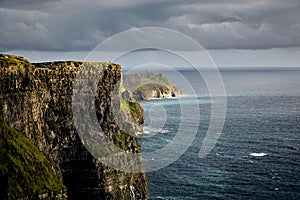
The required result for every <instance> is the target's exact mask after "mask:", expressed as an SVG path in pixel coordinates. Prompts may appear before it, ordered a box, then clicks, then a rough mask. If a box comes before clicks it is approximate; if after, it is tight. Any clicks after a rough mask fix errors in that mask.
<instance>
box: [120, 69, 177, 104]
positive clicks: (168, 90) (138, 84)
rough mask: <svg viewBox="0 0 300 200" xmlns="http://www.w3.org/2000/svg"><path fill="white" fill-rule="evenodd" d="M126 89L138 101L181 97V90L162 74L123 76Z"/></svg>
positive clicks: (147, 73)
mask: <svg viewBox="0 0 300 200" xmlns="http://www.w3.org/2000/svg"><path fill="white" fill-rule="evenodd" d="M123 82H124V87H125V88H126V89H128V90H129V91H130V92H131V93H132V97H133V98H134V99H136V100H138V101H141V100H150V99H155V98H172V97H178V96H180V95H181V90H180V89H179V88H178V87H177V86H176V85H175V84H174V83H172V82H170V81H168V80H167V79H166V78H165V77H163V76H162V74H159V75H156V74H154V73H149V72H146V73H134V74H125V75H124V76H123Z"/></svg>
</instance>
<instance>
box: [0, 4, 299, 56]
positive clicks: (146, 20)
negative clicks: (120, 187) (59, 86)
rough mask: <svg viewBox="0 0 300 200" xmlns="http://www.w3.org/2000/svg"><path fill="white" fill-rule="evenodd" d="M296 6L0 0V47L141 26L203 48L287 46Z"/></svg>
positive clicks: (94, 36)
mask: <svg viewBox="0 0 300 200" xmlns="http://www.w3.org/2000/svg"><path fill="white" fill-rule="evenodd" d="M299 10H300V2H299V1H298V0H286V1H281V0H244V1H237V0H228V1H218V0H210V1H178V0H153V1H141V0H111V1H98V0H90V1H79V0H50V1H49V0H22V1H21V0H16V1H9V0H0V26H1V30H0V38H1V41H0V49H1V50H3V51H5V50H50V51H51V50H59V51H77V50H78V51H81V50H90V49H92V48H93V47H94V46H96V45H97V44H98V43H99V42H101V41H102V40H103V39H105V38H107V37H109V36H111V35H113V34H116V33H118V32H120V31H125V30H128V29H130V28H132V27H144V26H159V27H166V28H172V29H175V30H178V31H180V32H183V33H185V34H187V35H189V36H191V37H192V38H194V39H196V40H197V41H198V42H200V43H201V44H202V45H203V46H204V47H206V48H209V49H227V48H237V49H268V48H278V47H293V46H300V37H299V32H300V20H299V19H300V12H299ZM178 45H180V44H178Z"/></svg>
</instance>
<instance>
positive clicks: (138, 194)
mask: <svg viewBox="0 0 300 200" xmlns="http://www.w3.org/2000/svg"><path fill="white" fill-rule="evenodd" d="M85 64H88V65H93V66H94V67H97V68H98V69H99V72H100V73H101V76H100V77H99V83H98V90H97V93H96V97H95V99H96V100H95V102H96V107H97V116H98V117H99V118H100V119H98V120H99V124H100V126H101V127H105V129H104V130H105V131H104V133H105V134H106V135H107V136H108V138H110V139H111V141H113V143H114V144H115V145H116V146H118V147H120V148H122V149H126V150H127V151H131V152H140V151H141V147H140V145H139V144H138V142H137V138H136V137H134V136H133V135H132V134H127V133H125V132H124V131H123V129H122V130H121V128H120V127H118V126H117V125H116V122H115V121H114V120H113V117H112V116H113V111H112V107H111V103H110V102H111V98H112V94H113V92H114V90H117V91H118V90H119V89H120V88H121V87H122V85H121V84H120V79H121V67H120V66H119V65H117V64H112V63H83V62H73V61H68V62H48V63H38V64H31V63H30V62H28V61H27V60H26V59H24V58H22V57H17V56H10V55H3V54H1V55H0V83H1V85H0V121H2V122H1V124H3V125H1V127H0V128H1V129H3V130H2V132H1V134H10V135H7V137H1V138H0V144H1V146H2V144H5V145H8V146H11V148H12V149H17V150H18V151H17V152H19V151H20V152H22V151H23V149H22V148H26V152H24V155H23V154H22V155H19V154H18V153H16V154H13V155H10V152H9V151H6V150H3V149H2V150H1V151H0V153H1V154H0V163H1V165H0V180H1V181H0V183H1V190H0V192H1V194H0V197H2V198H8V199H15V198H28V199H32V198H34V199H49V198H50V199H58V198H60V199H66V198H67V196H68V199H126V200H127V199H146V198H147V196H148V189H147V179H146V176H145V173H136V174H134V173H124V172H121V171H117V170H115V169H113V168H110V167H107V166H104V165H103V164H101V163H100V162H98V161H97V160H96V159H95V158H93V157H92V155H91V154H90V153H89V152H88V151H87V149H86V148H85V146H84V145H83V144H82V142H81V140H80V138H79V136H78V133H77V131H76V129H75V127H74V122H73V115H72V91H73V84H74V79H75V77H76V73H77V72H78V70H79V69H80V67H82V66H83V67H84V66H85ZM99 101H101V104H98V105H97V102H98V103H99ZM122 105H123V109H124V105H125V108H127V111H126V110H125V111H124V113H127V114H124V116H125V117H126V116H127V117H128V113H130V115H131V116H136V120H137V124H138V125H132V127H131V128H136V129H139V128H138V127H135V126H142V123H143V116H141V115H143V111H142V110H140V109H137V108H141V107H140V106H139V105H138V104H134V105H133V104H129V101H127V100H126V101H125V104H124V102H123V104H122V102H121V103H120V106H121V107H122ZM126 106H128V107H126ZM128 111H129V112H128ZM4 129H5V130H6V131H5V130H4ZM13 129H15V130H17V132H15V131H14V130H13ZM7 130H9V131H7ZM14 134H18V135H14ZM20 134H21V135H20ZM8 137H9V138H15V137H16V138H19V139H18V140H15V139H11V140H8V139H7V138H8ZM24 138H25V139H24ZM26 138H29V139H26ZM23 140H24V141H26V146H24V145H23V144H22V143H19V141H23ZM9 141H15V143H16V145H15V146H12V145H14V144H15V143H11V142H9ZM30 143H31V144H30ZM35 148H36V149H35ZM24 151H25V149H24ZM7 155H8V156H9V157H10V158H15V159H16V160H15V162H20V164H16V163H13V164H11V167H13V168H14V167H15V169H10V168H7V166H6V165H5V163H11V162H8V160H7ZM28 155H31V156H28ZM29 157H32V158H35V157H38V158H40V161H35V162H34V161H31V160H30V159H29ZM18 158H20V159H21V160H18ZM44 158H46V159H44ZM27 163H28V164H27ZM38 163H40V164H42V165H43V167H42V168H38V167H37V168H35V167H33V168H32V169H27V167H29V166H30V165H36V164H38ZM19 166H22V167H23V168H22V170H20V169H18V167H19ZM6 169H9V170H6ZM14 170H15V171H14ZM17 173H20V174H21V175H20V176H17V175H16V174H17ZM27 176H30V177H33V179H34V180H38V181H39V182H38V183H39V184H38V183H37V186H36V187H37V189H32V188H31V187H30V186H28V184H27V185H26V183H27V182H26V180H25V179H26V177H27ZM49 177H50V180H49V181H50V183H48V182H49V181H48V182H47V180H45V182H44V183H43V182H40V181H41V180H43V179H48V178H49ZM17 182H18V184H17ZM16 184H17V185H16ZM43 184H45V185H48V186H45V185H43ZM14 187H20V188H21V189H20V192H18V191H19V190H14ZM33 187H35V186H33ZM39 188H42V190H40V189H39ZM11 191H14V193H13V194H12V192H11ZM66 191H67V192H66Z"/></svg>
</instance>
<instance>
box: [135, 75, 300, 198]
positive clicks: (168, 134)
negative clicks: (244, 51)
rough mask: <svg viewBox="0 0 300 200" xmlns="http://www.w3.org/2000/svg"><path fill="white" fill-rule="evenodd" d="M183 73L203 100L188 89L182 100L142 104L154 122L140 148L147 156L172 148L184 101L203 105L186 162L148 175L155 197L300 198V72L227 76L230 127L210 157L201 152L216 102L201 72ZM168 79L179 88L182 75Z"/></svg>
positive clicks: (228, 126)
mask: <svg viewBox="0 0 300 200" xmlns="http://www.w3.org/2000/svg"><path fill="white" fill-rule="evenodd" d="M180 73H181V74H182V75H184V76H185V77H186V78H187V79H188V80H189V83H191V84H192V86H193V88H194V90H195V92H196V95H197V98H196V99H197V100H196V101H195V99H191V97H190V96H189V93H190V92H191V91H189V90H185V88H182V90H183V92H184V93H185V94H187V96H185V97H183V98H181V100H180V101H179V100H177V99H169V100H153V101H146V102H142V105H143V107H144V109H145V111H146V119H147V120H146V127H145V135H144V136H145V137H144V138H140V142H141V143H142V147H143V151H144V152H153V151H155V150H157V149H158V148H163V147H165V146H166V145H167V144H168V143H170V142H172V140H173V139H174V137H175V135H176V134H178V128H179V124H180V120H181V110H180V106H181V105H182V104H185V103H186V104H193V103H194V104H195V103H196V104H197V105H198V106H199V109H200V112H201V116H200V122H199V124H197V126H198V127H197V128H198V131H197V135H196V137H195V139H194V141H193V143H192V144H191V145H190V146H189V147H188V149H187V150H186V152H185V153H184V154H183V155H182V156H180V157H179V159H177V160H176V161H175V162H173V163H172V164H170V165H169V166H167V167H165V168H162V169H160V170H158V171H153V172H148V173H147V178H148V181H149V192H150V193H149V199H300V71H223V72H222V78H223V80H224V84H225V89H226V95H227V115H226V119H225V125H224V128H223V131H222V134H221V136H220V138H219V140H218V142H217V144H216V145H215V147H214V148H213V150H212V151H211V152H210V153H209V154H208V155H207V156H206V157H204V158H199V157H198V152H199V149H200V146H201V145H202V143H203V138H204V136H205V134H206V131H207V129H208V125H209V122H210V117H211V116H210V109H211V104H213V103H217V102H212V101H211V99H210V97H209V95H208V94H209V93H208V91H207V88H206V87H205V83H204V82H203V80H201V78H199V76H198V75H197V74H196V73H195V72H180ZM165 75H166V76H168V78H169V79H172V80H173V81H174V82H176V76H177V75H175V73H165ZM177 84H178V85H180V83H177ZM151 109H152V111H151ZM149 111H150V113H149ZM191 112H192V111H191ZM155 113H156V114H155ZM151 120H152V122H151ZM154 122H156V123H154ZM160 122H163V123H160ZM151 123H152V125H153V126H149V124H151ZM185 128H186V130H187V131H188V129H189V128H190V129H194V128H195V127H189V126H188V125H186V126H185ZM175 151H176V149H174V152H175ZM253 153H254V154H253ZM163 156H164V155H162V157H163Z"/></svg>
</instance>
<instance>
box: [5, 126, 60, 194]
mask: <svg viewBox="0 0 300 200" xmlns="http://www.w3.org/2000/svg"><path fill="white" fill-rule="evenodd" d="M0 183H1V188H0V191H1V192H0V193H1V194H0V196H1V197H2V198H3V197H4V198H8V199H17V198H22V197H25V196H28V197H29V199H36V198H37V197H38V195H40V194H43V193H46V192H54V194H55V193H58V192H59V191H61V190H62V189H65V186H64V185H63V184H62V183H61V182H60V181H59V180H58V178H57V177H56V176H55V174H54V172H53V170H52V169H51V164H50V162H49V161H48V160H47V158H46V157H45V155H44V154H43V153H42V152H41V151H39V150H38V149H37V148H36V147H35V146H34V145H33V144H32V142H31V141H30V139H29V138H27V137H26V136H25V135H24V134H23V133H21V132H18V131H16V130H14V129H11V128H10V127H8V126H7V125H6V124H5V123H3V122H0Z"/></svg>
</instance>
